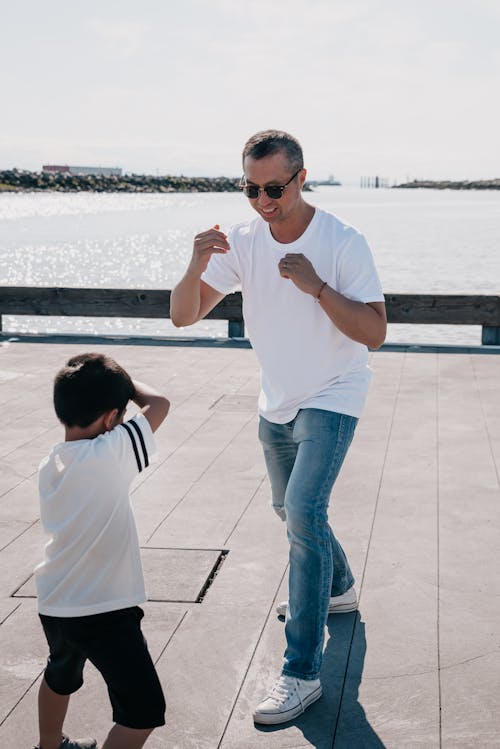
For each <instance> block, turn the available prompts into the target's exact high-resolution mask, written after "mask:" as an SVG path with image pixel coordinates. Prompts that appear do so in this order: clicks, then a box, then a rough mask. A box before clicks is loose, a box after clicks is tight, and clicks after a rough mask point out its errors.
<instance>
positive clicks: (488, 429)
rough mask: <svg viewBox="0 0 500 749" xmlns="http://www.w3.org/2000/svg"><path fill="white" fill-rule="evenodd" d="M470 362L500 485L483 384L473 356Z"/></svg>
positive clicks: (499, 480) (499, 484) (499, 474)
mask: <svg viewBox="0 0 500 749" xmlns="http://www.w3.org/2000/svg"><path fill="white" fill-rule="evenodd" d="M470 362H471V368H472V372H473V374H474V383H475V385H476V392H477V397H478V400H479V405H480V407H481V413H482V415H483V422H484V428H485V430H486V436H487V438H488V446H489V448H490V455H491V460H492V462H493V465H494V466H495V473H496V476H497V484H498V486H499V487H500V470H499V467H498V463H497V459H496V455H495V450H494V449H493V440H492V438H491V432H490V428H489V425H488V414H487V412H486V409H485V408H484V401H483V398H482V394H481V384H480V382H479V378H478V376H477V370H476V367H475V366H474V360H473V359H472V357H471V359H470Z"/></svg>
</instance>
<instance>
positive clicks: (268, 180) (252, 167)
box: [243, 151, 306, 224]
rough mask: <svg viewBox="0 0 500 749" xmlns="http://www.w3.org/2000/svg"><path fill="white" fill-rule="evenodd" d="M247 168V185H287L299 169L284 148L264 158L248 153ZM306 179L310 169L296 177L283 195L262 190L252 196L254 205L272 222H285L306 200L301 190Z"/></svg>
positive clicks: (258, 211)
mask: <svg viewBox="0 0 500 749" xmlns="http://www.w3.org/2000/svg"><path fill="white" fill-rule="evenodd" d="M243 170H244V173H245V178H246V182H247V184H249V185H255V186H257V187H260V188H262V187H267V186H268V185H285V184H286V183H287V182H288V180H289V179H290V177H291V176H292V175H293V173H294V171H295V169H292V168H291V167H290V164H289V163H288V160H287V158H286V155H285V154H284V153H283V152H281V151H278V153H274V154H272V155H271V156H265V157H264V158H263V159H253V158H252V157H250V156H247V157H246V158H245V161H244V163H243ZM305 178H306V170H305V169H301V170H300V172H299V173H298V175H297V176H296V177H295V179H293V180H292V181H291V182H290V184H288V185H287V186H286V187H285V189H284V191H283V194H282V196H281V198H276V199H273V198H270V197H269V196H268V195H267V194H266V192H265V191H264V190H262V189H261V190H260V191H259V195H258V197H257V198H248V200H249V201H250V205H251V206H252V208H255V210H256V211H257V213H258V214H259V215H260V216H262V218H263V219H264V221H267V222H268V223H269V224H273V223H275V222H281V221H285V220H286V219H287V218H289V217H291V216H293V215H294V213H295V211H296V210H297V209H298V208H299V206H300V204H301V203H302V195H301V189H302V185H303V184H304V181H305Z"/></svg>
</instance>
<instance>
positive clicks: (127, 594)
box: [35, 413, 155, 617]
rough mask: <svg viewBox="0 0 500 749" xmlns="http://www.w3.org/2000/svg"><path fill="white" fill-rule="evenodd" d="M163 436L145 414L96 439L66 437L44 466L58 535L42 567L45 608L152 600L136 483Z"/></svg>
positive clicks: (53, 531) (48, 527)
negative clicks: (132, 491)
mask: <svg viewBox="0 0 500 749" xmlns="http://www.w3.org/2000/svg"><path fill="white" fill-rule="evenodd" d="M154 453H155V441H154V437H153V432H152V431H151V427H150V425H149V422H148V421H147V419H146V418H145V416H144V415H143V414H141V413H139V414H136V415H135V416H134V417H133V418H132V419H131V420H130V421H127V422H125V423H124V424H121V425H119V426H116V427H115V428H114V429H112V430H111V431H110V432H105V433H104V434H101V435H99V436H98V437H96V438H95V439H83V440H75V441H73V442H61V443H59V444H57V445H55V446H54V447H53V449H52V451H51V453H50V455H49V456H48V457H47V458H45V459H44V460H43V461H42V463H41V464H40V469H39V493H40V518H41V522H42V526H43V528H44V530H45V532H46V533H47V534H48V535H49V536H50V539H49V541H48V543H47V545H46V546H45V559H44V561H43V562H42V563H41V564H39V565H38V566H37V567H36V569H35V580H36V588H37V594H38V610H39V612H40V613H41V614H46V615H48V616H61V617H75V616H88V615H91V614H101V613H104V612H106V611H114V610H116V609H122V608H127V607H129V606H136V605H139V604H141V603H144V602H145V601H146V591H145V587H144V576H143V572H142V564H141V558H140V550H139V540H138V537H137V530H136V525H135V519H134V515H133V511H132V507H131V504H130V498H129V487H130V484H131V482H132V480H133V479H134V477H135V476H137V475H138V474H139V473H140V472H141V471H142V470H143V469H144V468H145V467H146V466H147V465H148V464H149V462H150V461H151V459H152V456H154Z"/></svg>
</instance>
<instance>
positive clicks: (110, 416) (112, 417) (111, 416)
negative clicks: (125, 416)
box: [104, 408, 118, 432]
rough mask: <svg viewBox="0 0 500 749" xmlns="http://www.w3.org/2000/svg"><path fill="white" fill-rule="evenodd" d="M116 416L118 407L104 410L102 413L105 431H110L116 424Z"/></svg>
mask: <svg viewBox="0 0 500 749" xmlns="http://www.w3.org/2000/svg"><path fill="white" fill-rule="evenodd" d="M117 416H118V409H117V408H113V409H111V411H106V413H105V414H104V426H105V427H106V431H107V432H110V431H111V430H112V429H114V427H115V426H116V418H117Z"/></svg>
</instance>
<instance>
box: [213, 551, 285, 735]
mask: <svg viewBox="0 0 500 749" xmlns="http://www.w3.org/2000/svg"><path fill="white" fill-rule="evenodd" d="M288 567H289V564H288V563H287V564H286V565H285V569H284V571H283V574H282V575H281V578H280V581H279V583H278V585H277V586H276V593H275V594H274V597H273V600H272V602H271V606H270V607H269V609H268V611H267V615H266V617H265V619H264V623H263V625H262V627H261V628H260V632H259V634H258V637H257V641H256V643H255V647H254V648H253V650H252V655H251V656H250V658H249V661H248V665H247V667H246V669H245V673H244V674H243V678H242V679H241V684H240V686H239V689H238V691H237V693H236V697H235V698H234V701H233V704H232V706H231V710H230V711H229V714H228V716H227V720H226V724H225V726H224V729H223V731H222V733H221V737H220V739H219V743H218V744H217V749H221V746H222V742H223V740H224V736H225V735H226V732H227V729H228V726H229V723H230V722H231V718H232V717H233V713H234V710H235V707H236V704H237V702H238V700H239V698H240V694H241V692H242V690H243V686H244V684H245V682H246V680H247V676H248V672H249V671H250V668H251V666H252V665H253V663H254V658H255V654H256V652H257V649H258V647H259V645H260V642H261V640H262V635H263V634H264V630H265V628H266V625H267V623H268V621H269V617H270V616H271V612H272V611H273V610H274V607H275V605H276V598H277V596H278V593H279V591H280V589H281V586H282V584H283V580H284V579H285V575H286V574H287V572H288Z"/></svg>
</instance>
